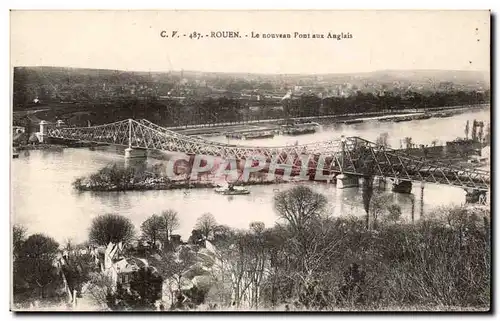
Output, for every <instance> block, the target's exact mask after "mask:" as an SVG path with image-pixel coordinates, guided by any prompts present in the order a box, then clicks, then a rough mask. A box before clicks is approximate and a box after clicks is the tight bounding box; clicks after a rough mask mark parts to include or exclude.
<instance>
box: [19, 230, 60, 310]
mask: <svg viewBox="0 0 500 321" xmlns="http://www.w3.org/2000/svg"><path fill="white" fill-rule="evenodd" d="M58 247H59V244H58V243H57V242H56V241H55V240H54V239H52V238H50V237H47V236H45V235H43V234H33V235H31V236H29V237H28V238H27V239H26V241H24V242H23V243H22V246H21V248H20V250H19V255H18V257H17V259H16V260H15V261H14V299H15V300H16V297H17V298H19V299H21V298H24V299H27V298H35V299H38V298H47V297H57V296H59V294H58V292H57V291H58V289H59V288H60V286H61V278H60V276H59V271H58V270H57V268H56V262H55V260H56V254H57V250H58Z"/></svg>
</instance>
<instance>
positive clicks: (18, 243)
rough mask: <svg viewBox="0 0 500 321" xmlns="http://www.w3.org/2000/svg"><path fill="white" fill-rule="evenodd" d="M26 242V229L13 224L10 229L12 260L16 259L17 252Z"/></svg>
mask: <svg viewBox="0 0 500 321" xmlns="http://www.w3.org/2000/svg"><path fill="white" fill-rule="evenodd" d="M25 240H26V228H25V227H24V226H22V225H17V224H15V225H14V226H13V227H12V254H13V255H14V259H15V258H17V257H18V255H19V251H21V248H22V246H23V243H24V241H25Z"/></svg>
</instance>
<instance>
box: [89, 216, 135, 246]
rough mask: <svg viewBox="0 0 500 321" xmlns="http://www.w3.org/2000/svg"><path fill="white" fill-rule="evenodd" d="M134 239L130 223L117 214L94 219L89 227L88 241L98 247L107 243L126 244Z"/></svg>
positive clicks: (132, 227)
mask: <svg viewBox="0 0 500 321" xmlns="http://www.w3.org/2000/svg"><path fill="white" fill-rule="evenodd" d="M133 237H134V225H133V224H132V222H131V221H130V220H129V219H128V218H126V217H123V216H121V215H118V214H106V215H101V216H98V217H96V218H95V219H94V220H93V221H92V225H91V227H90V233H89V240H90V241H91V242H93V243H96V244H98V245H108V244H109V243H119V242H122V243H128V242H130V241H131V240H132V239H133Z"/></svg>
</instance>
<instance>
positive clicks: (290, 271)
mask: <svg viewBox="0 0 500 321" xmlns="http://www.w3.org/2000/svg"><path fill="white" fill-rule="evenodd" d="M391 199H392V198H390V197H388V196H387V194H385V193H377V192H376V193H374V195H373V197H371V206H370V209H369V210H368V211H367V215H369V216H370V218H369V219H367V220H369V221H370V224H367V222H366V221H365V219H363V218H359V217H332V215H331V213H330V212H329V208H328V206H327V205H328V201H327V199H326V197H325V196H324V195H323V194H321V193H317V192H315V191H313V190H312V189H310V188H309V187H307V186H302V185H300V186H295V187H292V188H290V189H288V190H285V191H282V192H278V193H277V194H276V195H275V197H274V211H275V212H276V214H277V218H278V221H277V223H276V225H275V226H273V227H266V226H265V225H264V224H263V223H262V222H253V223H251V224H250V226H249V228H248V229H234V228H231V227H228V226H225V225H221V224H219V223H217V221H216V219H215V217H214V215H212V214H210V213H205V214H203V215H201V216H200V217H199V218H198V220H197V222H196V224H195V226H194V229H193V231H192V233H191V236H190V238H189V240H187V241H186V242H183V241H182V240H180V236H178V235H176V234H174V232H175V231H176V230H177V229H178V228H179V227H180V220H179V214H178V213H177V212H175V211H172V210H167V211H164V212H162V213H160V214H155V215H152V216H150V217H149V218H147V219H146V220H145V221H144V222H143V223H142V224H141V226H140V233H138V234H136V231H135V228H134V226H133V224H132V223H131V221H130V220H129V219H128V218H126V217H124V216H121V215H118V214H108V215H102V216H99V217H97V218H95V219H94V220H93V222H92V224H91V227H90V230H89V244H93V245H96V246H101V247H106V246H108V247H109V245H110V244H117V243H120V244H123V249H124V250H123V251H124V255H125V257H127V258H131V257H138V258H144V259H146V260H148V261H149V262H150V266H149V267H143V268H141V269H140V270H139V271H136V272H134V274H133V275H132V276H131V281H130V291H129V290H126V289H123V288H118V289H116V290H114V291H111V290H110V289H111V288H112V286H110V285H109V280H108V281H106V280H105V278H104V277H103V276H102V273H99V268H98V267H96V265H95V261H94V260H93V259H92V258H91V257H86V256H85V255H87V254H85V255H74V256H75V257H74V258H68V261H69V262H73V263H72V264H67V265H65V266H64V269H65V273H63V274H64V275H65V279H66V283H67V284H69V287H71V288H72V289H76V293H83V292H85V291H83V288H86V289H87V290H86V293H91V294H92V296H93V297H94V298H99V299H100V302H102V304H103V306H104V307H105V308H106V309H111V310H153V309H160V310H162V309H163V310H186V309H201V308H202V307H204V309H222V310H226V309H232V308H236V309H238V308H244V309H284V310H337V309H361V310H363V309H381V308H386V309H387V308H393V307H398V308H404V307H408V308H416V307H417V308H418V307H425V308H433V307H436V306H438V305H439V306H449V307H462V308H463V307H473V308H478V309H483V308H486V309H487V308H488V307H489V304H490V293H489V287H490V272H491V270H490V263H491V256H490V221H489V211H488V210H486V209H485V210H480V209H470V208H469V209H468V208H464V207H452V208H446V209H438V210H435V211H433V212H432V213H426V214H427V215H426V216H425V217H422V218H421V219H420V220H418V221H415V222H407V221H406V220H405V218H404V217H403V216H402V212H401V209H400V208H399V207H398V206H397V205H396V204H394V203H393V202H392V201H391ZM134 240H138V241H139V242H135V243H137V244H135V245H133V244H134V242H133V241H134ZM207 241H208V243H207ZM69 247H70V248H71V245H70V246H69ZM65 248H68V246H66V247H65ZM60 249H61V247H60V246H59V244H57V242H55V241H54V240H53V239H52V238H50V237H48V236H45V235H42V234H34V235H31V236H29V237H26V235H25V230H24V229H22V228H20V227H19V226H15V227H14V244H13V250H14V251H13V253H14V302H26V301H30V300H34V299H37V300H56V299H57V298H59V299H61V298H62V297H63V294H62V293H61V291H60V288H61V286H62V283H64V282H62V281H60V279H61V277H59V274H58V273H60V269H59V270H58V269H57V268H56V267H54V266H55V265H54V264H53V260H54V258H56V257H57V255H58V252H60ZM67 256H68V255H67ZM69 256H71V255H69ZM77 256H78V258H77ZM195 279H196V282H194V281H193V280H195ZM106 282H108V283H106ZM161 284H162V285H161ZM186 284H191V286H190V287H186ZM66 287H68V286H66ZM162 287H163V289H162ZM89 289H90V290H89ZM162 291H163V294H161V292H162ZM70 292H71V291H70ZM166 293H167V294H168V295H167V294H166Z"/></svg>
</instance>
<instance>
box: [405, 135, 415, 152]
mask: <svg viewBox="0 0 500 321" xmlns="http://www.w3.org/2000/svg"><path fill="white" fill-rule="evenodd" d="M404 141H405V145H406V149H409V148H412V147H413V138H411V137H405V139H404Z"/></svg>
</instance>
